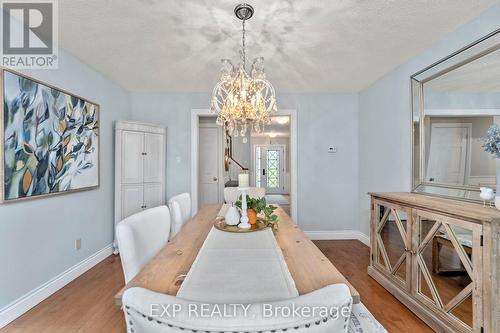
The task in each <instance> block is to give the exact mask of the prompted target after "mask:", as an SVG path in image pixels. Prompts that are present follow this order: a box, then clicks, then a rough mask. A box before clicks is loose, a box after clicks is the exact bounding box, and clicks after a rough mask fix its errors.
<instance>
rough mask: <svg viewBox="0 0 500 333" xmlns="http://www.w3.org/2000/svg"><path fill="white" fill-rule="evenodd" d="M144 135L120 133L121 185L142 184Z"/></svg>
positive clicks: (131, 132)
mask: <svg viewBox="0 0 500 333" xmlns="http://www.w3.org/2000/svg"><path fill="white" fill-rule="evenodd" d="M143 153H144V133H141V132H133V131H123V133H122V159H123V163H122V183H124V184H137V183H142V179H143V167H144V166H143V163H144V162H143V161H144V155H143Z"/></svg>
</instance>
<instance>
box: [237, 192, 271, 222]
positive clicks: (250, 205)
mask: <svg viewBox="0 0 500 333" xmlns="http://www.w3.org/2000/svg"><path fill="white" fill-rule="evenodd" d="M234 205H235V206H236V207H238V208H239V209H240V210H241V195H240V196H239V198H238V200H237V201H236V202H235V203H234ZM276 208H278V207H276V206H273V205H267V203H266V198H265V197H262V198H251V197H250V196H248V195H247V216H248V223H250V224H251V225H252V228H255V227H256V226H257V215H258V214H261V213H262V214H263V215H264V218H263V220H264V222H265V223H266V224H267V226H269V227H271V228H273V229H277V228H278V216H277V215H276V214H274V211H275V210H276Z"/></svg>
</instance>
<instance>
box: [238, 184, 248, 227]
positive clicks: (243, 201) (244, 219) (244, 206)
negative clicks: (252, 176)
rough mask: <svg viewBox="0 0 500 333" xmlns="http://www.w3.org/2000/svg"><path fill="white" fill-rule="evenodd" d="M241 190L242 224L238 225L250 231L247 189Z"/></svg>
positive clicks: (242, 188)
mask: <svg viewBox="0 0 500 333" xmlns="http://www.w3.org/2000/svg"><path fill="white" fill-rule="evenodd" d="M239 190H240V191H241V219H240V221H241V223H240V224H238V228H241V229H250V227H251V225H250V223H248V216H247V188H246V187H240V188H239Z"/></svg>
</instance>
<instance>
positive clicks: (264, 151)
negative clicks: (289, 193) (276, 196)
mask: <svg viewBox="0 0 500 333" xmlns="http://www.w3.org/2000/svg"><path fill="white" fill-rule="evenodd" d="M284 174H285V159H284V148H283V146H256V147H255V186H257V187H265V188H266V193H269V194H273V193H285V176H284Z"/></svg>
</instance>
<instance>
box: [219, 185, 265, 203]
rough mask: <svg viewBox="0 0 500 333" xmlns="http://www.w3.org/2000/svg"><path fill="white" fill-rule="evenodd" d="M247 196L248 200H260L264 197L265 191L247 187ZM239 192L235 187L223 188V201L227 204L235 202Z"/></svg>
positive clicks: (261, 188)
mask: <svg viewBox="0 0 500 333" xmlns="http://www.w3.org/2000/svg"><path fill="white" fill-rule="evenodd" d="M246 192H247V195H248V196H249V197H250V198H262V197H265V196H266V189H265V188H263V187H249V188H248V189H247V191H246ZM240 194H241V192H240V191H239V190H238V188H237V187H225V188H224V201H225V202H226V203H228V204H231V203H234V202H236V200H238V197H239V196H240Z"/></svg>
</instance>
